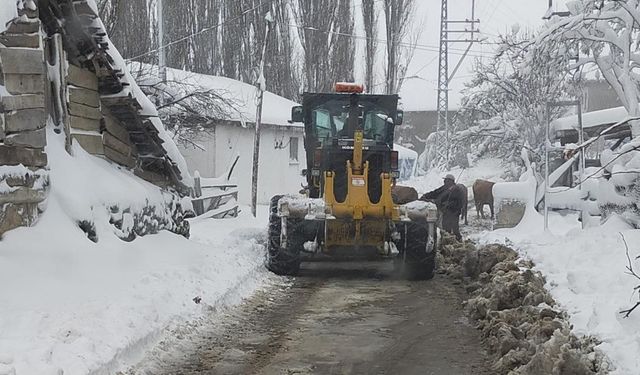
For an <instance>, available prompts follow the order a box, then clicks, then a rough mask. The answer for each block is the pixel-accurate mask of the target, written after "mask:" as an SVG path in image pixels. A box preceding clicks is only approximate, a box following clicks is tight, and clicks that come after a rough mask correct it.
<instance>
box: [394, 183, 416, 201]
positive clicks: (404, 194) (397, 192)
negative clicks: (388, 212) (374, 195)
mask: <svg viewBox="0 0 640 375" xmlns="http://www.w3.org/2000/svg"><path fill="white" fill-rule="evenodd" d="M391 197H392V198H393V203H395V204H407V203H409V202H413V201H417V200H418V192H417V191H416V189H414V188H412V187H409V186H400V185H396V186H394V187H392V188H391Z"/></svg>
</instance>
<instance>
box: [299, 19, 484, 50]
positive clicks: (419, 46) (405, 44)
mask: <svg viewBox="0 0 640 375" xmlns="http://www.w3.org/2000/svg"><path fill="white" fill-rule="evenodd" d="M289 27H293V28H297V29H305V30H309V31H316V32H320V33H323V34H331V35H339V36H344V37H347V38H352V39H358V40H373V41H377V42H379V43H386V42H387V40H386V39H379V38H370V37H367V36H363V35H356V34H347V33H341V32H338V31H326V30H320V29H318V28H316V27H312V26H299V25H295V24H289ZM485 44H492V43H485ZM398 45H401V46H403V47H408V48H415V49H416V50H418V51H428V52H439V47H438V46H432V45H428V44H418V43H415V44H414V43H408V42H399V43H398ZM449 50H453V51H460V52H459V53H451V54H453V55H460V56H462V55H463V54H464V53H463V52H464V51H465V50H463V49H459V48H450V49H449ZM469 56H474V57H486V56H480V55H477V54H476V55H474V54H470V55H469Z"/></svg>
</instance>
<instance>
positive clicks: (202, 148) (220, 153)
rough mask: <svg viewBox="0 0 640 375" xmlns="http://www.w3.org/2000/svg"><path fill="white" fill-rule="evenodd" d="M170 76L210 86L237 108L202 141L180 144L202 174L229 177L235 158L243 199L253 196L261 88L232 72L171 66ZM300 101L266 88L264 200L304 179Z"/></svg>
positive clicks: (262, 150) (261, 191)
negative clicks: (294, 119) (296, 119)
mask: <svg viewBox="0 0 640 375" xmlns="http://www.w3.org/2000/svg"><path fill="white" fill-rule="evenodd" d="M167 74H168V79H169V80H171V79H175V80H177V81H190V82H191V83H194V84H197V85H199V86H202V87H203V88H206V89H212V90H216V92H220V93H221V94H220V95H221V96H224V97H225V99H227V100H228V101H229V102H230V103H233V104H232V106H233V109H232V110H230V111H228V112H229V115H228V117H227V118H225V119H221V121H216V124H215V127H214V128H213V130H212V131H211V132H209V135H208V136H207V137H206V138H204V139H199V140H198V142H197V143H198V146H197V147H195V146H194V147H189V146H180V151H181V152H182V154H183V155H184V157H185V159H186V161H187V165H188V168H189V170H190V172H191V173H195V171H198V172H199V173H200V175H201V176H202V177H226V176H227V174H228V173H229V170H230V169H231V167H232V165H233V164H234V162H235V160H236V158H237V159H238V162H237V164H236V165H235V167H234V168H233V171H232V174H231V179H232V180H234V181H235V182H237V184H238V187H239V196H238V200H239V201H240V203H242V204H249V203H250V202H251V175H252V163H253V143H254V134H255V117H256V96H257V89H256V88H255V87H254V86H252V85H249V84H246V83H243V82H240V81H236V80H233V79H230V78H225V77H217V76H209V75H204V74H195V73H190V72H184V71H180V70H173V69H169V71H168V73H167ZM296 105H298V104H297V103H295V102H293V101H291V100H288V99H286V98H283V97H281V96H278V95H276V94H273V93H271V92H265V93H264V104H263V113H262V128H261V130H262V132H261V133H262V136H261V138H260V163H259V166H260V167H259V170H258V203H259V204H268V203H269V200H270V199H271V197H272V196H273V195H276V194H288V193H297V192H298V191H299V190H300V189H301V184H302V183H304V181H305V180H304V177H302V175H301V172H302V170H303V169H305V168H306V157H305V153H304V141H303V134H304V127H303V125H302V124H290V123H289V122H288V120H289V119H290V116H291V107H293V106H296Z"/></svg>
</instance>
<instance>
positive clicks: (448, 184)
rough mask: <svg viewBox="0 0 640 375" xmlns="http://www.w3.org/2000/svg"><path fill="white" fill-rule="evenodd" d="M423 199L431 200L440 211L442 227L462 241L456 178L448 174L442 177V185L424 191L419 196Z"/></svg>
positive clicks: (460, 206)
mask: <svg viewBox="0 0 640 375" xmlns="http://www.w3.org/2000/svg"><path fill="white" fill-rule="evenodd" d="M420 200H423V201H433V202H435V204H436V205H437V206H438V210H440V212H441V213H442V229H443V230H445V231H447V232H449V233H451V234H453V235H455V236H456V239H457V240H458V241H462V235H461V234H460V213H461V211H462V204H463V203H462V202H463V200H462V197H461V192H460V190H459V189H458V188H457V187H456V179H455V177H453V175H451V174H448V175H446V176H445V177H444V185H442V186H441V187H439V188H437V189H436V190H433V191H430V192H428V193H425V194H423V195H422V197H420Z"/></svg>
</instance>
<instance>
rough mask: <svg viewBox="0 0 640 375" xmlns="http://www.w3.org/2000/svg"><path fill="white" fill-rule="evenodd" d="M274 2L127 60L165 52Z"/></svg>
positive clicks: (259, 5)
mask: <svg viewBox="0 0 640 375" xmlns="http://www.w3.org/2000/svg"><path fill="white" fill-rule="evenodd" d="M272 1H273V0H268V1H267V2H262V1H261V2H260V4H258V5H256V6H255V7H253V8H250V9H247V10H245V11H243V12H242V13H241V14H240V15H239V16H237V17H234V18H231V19H229V20H224V21H223V22H220V23H219V24H217V25H213V26H209V27H205V28H204V29H202V30H200V31H197V32H195V33H193V34H189V35H187V36H184V37H182V38H179V39H176V40H174V41H172V42H169V43H167V44H165V45H162V46H159V47H158V48H155V49H152V50H149V51H147V52H145V53H142V54H140V55H137V56H134V57H130V58H128V59H127V61H130V60H135V59H139V58H141V57H144V56H147V55H151V54H153V53H156V52H158V51H160V50H163V49H165V48H167V47H170V46H172V45H174V44H178V43H180V42H184V41H185V40H189V39H191V38H193V37H195V36H198V35H200V34H202V33H205V32H207V31H211V30H214V29H217V28H218V27H220V26H223V25H225V24H227V23H230V22H233V21H237V20H239V19H240V18H243V17H244V16H245V15H246V14H247V13H250V12H253V11H254V10H256V9H258V8H260V7H262V6H263V5H265V4H269V5H271V3H272Z"/></svg>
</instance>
